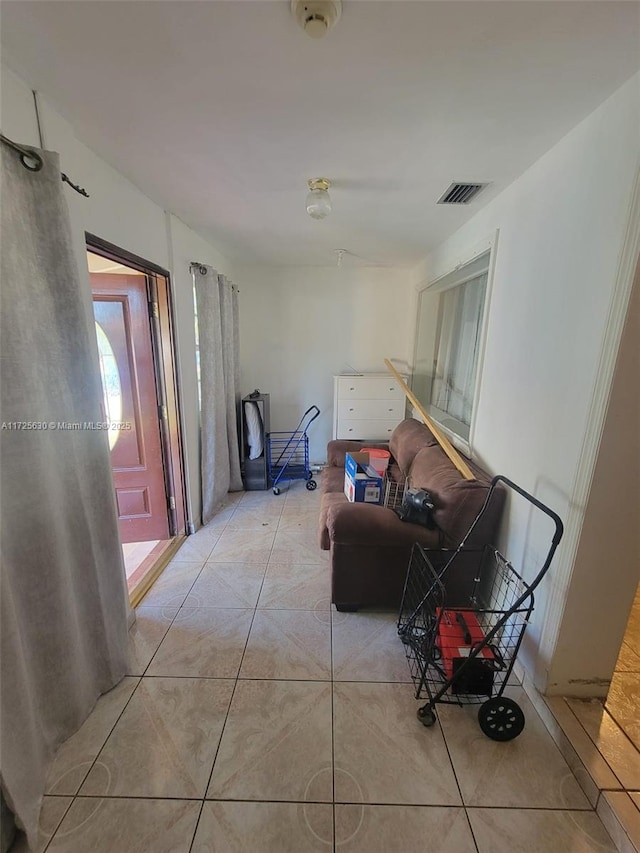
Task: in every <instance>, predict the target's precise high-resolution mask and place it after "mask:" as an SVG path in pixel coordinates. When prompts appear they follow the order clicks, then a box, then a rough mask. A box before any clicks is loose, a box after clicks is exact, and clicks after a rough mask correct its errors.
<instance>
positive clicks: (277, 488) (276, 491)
mask: <svg viewBox="0 0 640 853" xmlns="http://www.w3.org/2000/svg"><path fill="white" fill-rule="evenodd" d="M273 494H274V495H279V494H280V489H279V487H278V486H274V487H273Z"/></svg>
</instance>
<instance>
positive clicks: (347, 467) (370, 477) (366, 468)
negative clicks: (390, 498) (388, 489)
mask: <svg viewBox="0 0 640 853" xmlns="http://www.w3.org/2000/svg"><path fill="white" fill-rule="evenodd" d="M382 484H383V478H382V477H381V476H380V475H379V474H378V472H377V471H376V469H375V468H374V467H373V466H372V465H371V464H370V460H369V454H368V453H347V455H346V457H345V463H344V493H345V495H346V496H347V500H349V501H351V502H352V503H353V502H354V501H360V502H362V503H370V504H380V503H382V499H383V495H384V491H383V488H382Z"/></svg>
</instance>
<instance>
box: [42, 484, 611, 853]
mask: <svg viewBox="0 0 640 853" xmlns="http://www.w3.org/2000/svg"><path fill="white" fill-rule="evenodd" d="M318 506H319V493H318V492H307V491H306V490H305V488H304V483H301V482H298V483H294V484H292V486H291V488H290V489H289V490H288V491H287V492H284V493H283V494H282V495H280V496H278V497H276V496H274V495H272V493H271V492H249V493H246V494H243V495H236V496H230V503H229V505H228V506H227V507H225V508H224V509H223V510H222V511H221V512H220V513H219V514H218V515H217V516H216V518H215V519H214V520H213V521H212V523H211V524H209V525H208V527H207V528H206V529H204V530H201V531H199V532H198V533H197V534H196V535H195V536H192V537H189V539H188V540H187V542H186V543H185V544H184V545H183V547H182V548H181V549H180V551H179V552H178V554H177V555H176V557H175V558H174V560H173V561H172V563H171V564H170V565H169V566H168V567H167V569H166V570H165V572H164V573H163V574H162V576H161V577H160V579H159V580H158V581H157V583H156V584H155V586H154V587H153V589H152V590H151V591H150V592H149V594H148V595H147V597H146V598H145V599H144V601H143V603H142V605H141V606H140V607H139V608H138V611H137V617H138V618H137V622H136V625H135V626H134V628H133V629H132V631H131V648H132V658H131V669H130V675H129V676H128V677H127V678H125V679H124V681H123V682H122V683H121V684H120V685H118V686H117V687H116V688H114V690H112V691H111V692H110V693H109V694H107V695H105V696H104V697H102V698H101V699H100V700H99V702H98V704H97V706H96V708H95V710H94V711H93V713H92V714H91V716H90V717H89V719H88V720H87V722H86V723H85V725H84V726H83V727H82V729H81V730H80V731H79V732H78V733H77V734H75V735H74V736H73V737H72V738H70V740H69V741H67V742H66V743H65V744H64V745H63V747H62V748H61V750H60V751H59V753H58V755H57V758H56V761H55V763H54V765H53V767H52V770H51V775H50V778H49V784H48V796H47V797H46V798H45V801H44V807H43V810H42V815H41V844H40V847H39V850H45V848H46V849H47V850H48V851H49V853H87V851H91V853H125V851H126V853H189V852H191V853H209V851H215V853H221V851H224V853H227V851H229V853H245V851H247V853H248V851H251V853H306V851H333V850H338V851H345V853H364V851H366V853H395V851H406V850H411V851H414V850H425V851H426V850H428V851H430V853H515V851H526V853H536V851H537V852H538V853H556V851H563V850H567V851H568V850H571V851H574V852H575V853H577V851H580V853H587V851H600V853H602V851H613V850H614V849H615V848H614V847H613V844H612V842H611V840H610V838H609V836H608V835H607V833H606V831H605V830H604V827H603V825H602V824H601V822H600V820H599V818H598V817H597V815H596V814H595V813H594V811H593V809H592V808H591V807H590V804H589V802H588V800H587V798H586V797H585V795H584V793H583V792H582V789H581V788H580V786H579V785H578V783H577V782H576V780H575V778H574V776H573V775H572V773H571V771H570V769H569V767H568V765H567V764H566V762H565V761H564V759H563V758H562V756H561V754H560V752H559V750H558V749H557V748H556V746H555V744H554V742H553V740H552V739H551V737H550V736H549V734H548V733H547V731H546V729H545V727H544V725H543V723H542V722H541V720H540V718H539V717H538V716H537V714H536V712H535V710H534V708H533V707H532V705H531V704H530V702H529V701H528V699H527V697H526V695H525V694H524V693H523V691H522V690H521V689H520V688H519V687H517V686H514V687H512V688H510V690H511V692H512V695H513V696H514V697H517V698H518V701H519V702H521V704H522V707H523V709H524V711H525V715H526V720H527V722H526V727H525V730H524V732H523V734H522V735H521V736H520V737H519V738H518V739H517V740H515V741H512V742H510V743H506V744H500V743H496V742H494V741H491V740H488V739H487V738H486V737H485V736H484V735H482V734H481V732H480V729H479V727H478V725H477V722H476V709H474V708H471V707H467V708H458V707H455V706H446V707H441V708H439V710H438V716H439V724H438V725H436V726H434V727H433V728H431V729H425V728H424V727H423V726H421V725H420V723H419V722H418V721H417V719H416V708H417V707H418V703H417V701H416V700H415V698H414V695H413V688H412V685H411V684H410V683H409V676H408V667H407V665H406V661H405V659H404V650H403V646H402V643H401V642H400V641H399V640H398V638H397V636H396V633H395V625H394V622H395V614H394V613H371V612H366V613H356V614H342V613H337V612H336V611H335V610H332V609H331V606H330V603H329V596H330V581H329V563H328V555H327V554H326V553H324V552H321V551H320V550H319V549H318V548H317V545H316V521H317V509H318Z"/></svg>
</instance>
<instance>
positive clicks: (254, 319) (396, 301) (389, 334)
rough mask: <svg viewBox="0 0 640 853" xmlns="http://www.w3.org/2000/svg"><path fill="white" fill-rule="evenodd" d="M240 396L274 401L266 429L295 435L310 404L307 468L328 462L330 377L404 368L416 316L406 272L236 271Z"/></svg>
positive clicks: (281, 269) (322, 268)
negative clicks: (389, 363)
mask: <svg viewBox="0 0 640 853" xmlns="http://www.w3.org/2000/svg"><path fill="white" fill-rule="evenodd" d="M236 280H237V282H238V284H239V286H240V297H239V300H240V350H241V358H240V360H241V364H242V371H241V391H242V394H243V396H244V395H245V394H248V393H250V392H251V391H253V389H254V388H260V390H261V391H263V392H265V393H267V392H268V393H269V394H270V395H271V399H270V402H271V426H272V429H274V430H278V429H281V430H292V429H294V428H295V426H296V425H297V423H298V421H299V419H300V417H301V415H302V413H303V412H304V411H305V410H306V409H307V408H309V406H311V405H314V404H315V405H317V406H318V407H319V408H320V409H321V412H322V414H321V416H320V418H318V420H317V421H315V423H314V424H313V426H312V427H311V429H310V431H309V445H310V458H311V461H312V462H323V461H325V460H326V448H327V441H329V439H330V438H331V435H332V417H333V416H332V411H333V376H334V374H337V373H340V372H342V371H345V370H347V369H348V368H349V366H351V367H352V368H355V369H357V370H358V371H361V372H365V373H367V372H379V373H386V372H387V371H386V368H385V366H384V359H385V358H390V359H393V360H396V359H397V360H398V361H397V362H396V364H397V365H398V367H399V369H401V370H406V368H407V364H408V362H409V355H410V352H411V348H412V338H413V324H414V316H415V314H414V313H412V311H411V310H409V305H410V304H412V302H413V296H414V294H413V289H412V288H411V286H410V282H409V274H408V272H407V271H406V270H390V269H378V268H356V269H348V268H345V267H341V268H339V269H338V268H337V267H282V268H277V269H274V268H270V269H263V268H257V267H237V269H236Z"/></svg>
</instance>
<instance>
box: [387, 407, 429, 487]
mask: <svg viewBox="0 0 640 853" xmlns="http://www.w3.org/2000/svg"><path fill="white" fill-rule="evenodd" d="M431 445H436V446H439V445H438V441H437V439H436V438H435V437H434V435H433V433H432V432H431V430H430V429H429V428H428V427H427V426H425V424H423V423H420V421H417V420H415V419H414V418H406V419H405V420H404V421H400V423H399V424H398V426H397V427H396V428H395V429H394V431H393V433H392V434H391V439H390V440H389V450H390V451H391V455H392V456H393V458H394V459H395V460H396V462H397V463H398V465H399V466H400V470H401V471H402V472H403V473H404V474H408V472H409V468H410V467H411V463H412V462H413V460H414V458H415V455H416V453H417V452H418V451H419V450H421V449H422V448H423V447H428V446H431Z"/></svg>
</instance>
